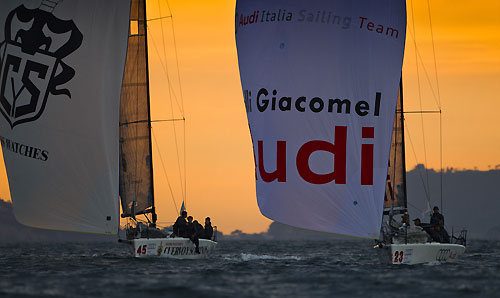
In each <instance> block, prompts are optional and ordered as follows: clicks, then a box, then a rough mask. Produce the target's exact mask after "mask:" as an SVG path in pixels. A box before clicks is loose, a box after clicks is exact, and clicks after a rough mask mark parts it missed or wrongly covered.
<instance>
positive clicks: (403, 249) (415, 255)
mask: <svg viewBox="0 0 500 298" xmlns="http://www.w3.org/2000/svg"><path fill="white" fill-rule="evenodd" d="M377 249H379V254H380V257H381V260H382V261H383V262H384V263H389V264H395V265H399V264H407V265H414V264H422V263H431V262H440V263H447V262H454V261H456V260H457V259H458V257H459V256H461V255H462V254H463V253H464V252H465V246H463V245H459V244H450V243H438V242H432V243H409V244H389V245H385V246H383V247H379V248H377Z"/></svg>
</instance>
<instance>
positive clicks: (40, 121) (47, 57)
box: [0, 0, 216, 258]
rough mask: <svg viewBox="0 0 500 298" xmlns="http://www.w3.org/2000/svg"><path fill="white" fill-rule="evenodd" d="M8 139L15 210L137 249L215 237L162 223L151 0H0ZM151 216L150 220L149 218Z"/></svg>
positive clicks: (35, 222) (152, 250) (159, 249)
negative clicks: (193, 236) (155, 157)
mask: <svg viewBox="0 0 500 298" xmlns="http://www.w3.org/2000/svg"><path fill="white" fill-rule="evenodd" d="M0 7H1V9H0V26H2V27H1V30H0V76H1V78H0V84H1V86H0V93H1V94H0V112H1V114H2V116H3V117H2V120H1V121H2V124H1V125H0V136H1V137H0V139H1V144H2V149H3V155H4V161H5V167H6V170H7V176H8V180H9V187H10V192H11V198H12V203H13V206H14V214H15V217H16V219H17V220H18V221H19V222H20V223H22V224H25V225H28V226H32V227H37V228H43V229H53V230H65V231H76V232H84V233H98V234H110V235H116V234H118V232H119V226H120V216H119V211H120V207H119V202H120V201H121V205H122V211H123V213H122V217H123V218H129V219H131V221H132V222H133V223H136V224H134V225H131V226H129V227H128V228H127V239H124V240H123V241H121V242H123V243H126V244H127V245H128V246H129V248H130V250H131V251H132V253H133V255H134V256H135V257H153V256H154V257H167V258H202V257H206V256H208V255H210V254H211V253H213V251H214V249H215V247H216V242H215V241H212V240H209V239H200V243H199V246H200V247H199V252H198V251H197V250H196V248H195V245H194V244H193V243H192V242H191V240H190V239H187V238H180V237H176V236H175V235H173V234H171V233H169V232H165V231H162V230H160V229H159V228H158V227H157V214H156V209H155V204H154V188H153V161H152V144H151V111H150V102H149V100H150V95H149V87H150V86H149V69H148V63H149V62H148V47H147V31H148V30H147V18H146V1H145V0H132V1H123V0H111V1H98V0H90V1H89V0H65V1H59V0H33V1H31V0H26V1H17V0H12V1H2V3H1V4H0ZM139 216H144V217H145V219H146V222H145V223H143V222H140V221H139V220H138V217H139Z"/></svg>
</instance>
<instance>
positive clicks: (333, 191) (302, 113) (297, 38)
mask: <svg viewBox="0 0 500 298" xmlns="http://www.w3.org/2000/svg"><path fill="white" fill-rule="evenodd" d="M405 31H406V6H405V1H404V0H385V1H370V0H355V1H341V0H328V1H326V0H315V1H307V2H306V1H300V0H273V1H270V0H258V1H257V0H238V1H237V5H236V45H237V50H238V62H239V67H240V75H241V84H242V88H243V95H244V101H245V106H246V110H247V116H248V123H249V127H250V132H251V135H252V141H253V147H254V154H255V161H256V179H257V181H256V186H257V201H258V204H259V208H260V210H261V212H262V214H263V215H264V216H266V217H268V218H270V219H273V220H276V221H279V222H282V223H285V224H288V225H292V226H297V227H301V228H305V229H311V230H318V231H324V232H330V233H338V234H344V235H352V236H360V237H369V238H378V236H379V232H380V224H381V216H380V215H381V214H382V211H383V205H384V204H383V198H384V192H385V186H386V177H387V162H388V157H389V149H390V146H389V145H390V142H391V135H392V130H393V125H394V111H395V109H396V102H397V97H398V83H399V80H400V74H401V68H402V62H403V51H404V42H405Z"/></svg>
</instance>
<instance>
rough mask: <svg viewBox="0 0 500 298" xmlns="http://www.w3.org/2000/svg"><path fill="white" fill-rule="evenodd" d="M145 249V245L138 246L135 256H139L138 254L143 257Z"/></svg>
mask: <svg viewBox="0 0 500 298" xmlns="http://www.w3.org/2000/svg"><path fill="white" fill-rule="evenodd" d="M146 248H147V245H139V247H138V248H137V254H138V255H140V254H143V255H145V254H146Z"/></svg>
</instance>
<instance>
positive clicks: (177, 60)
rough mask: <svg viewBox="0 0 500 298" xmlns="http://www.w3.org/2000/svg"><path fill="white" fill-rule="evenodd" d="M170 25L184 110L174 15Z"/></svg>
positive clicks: (182, 103)
mask: <svg viewBox="0 0 500 298" xmlns="http://www.w3.org/2000/svg"><path fill="white" fill-rule="evenodd" d="M166 2H167V6H168V7H169V9H170V5H169V4H168V0H167V1H166ZM170 25H171V27H172V37H173V40H174V52H175V63H176V65H177V80H178V81H179V95H180V97H181V105H182V111H184V97H183V96H182V82H181V71H180V68H179V56H178V55H177V41H176V39H175V28H174V19H173V17H172V22H170Z"/></svg>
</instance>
